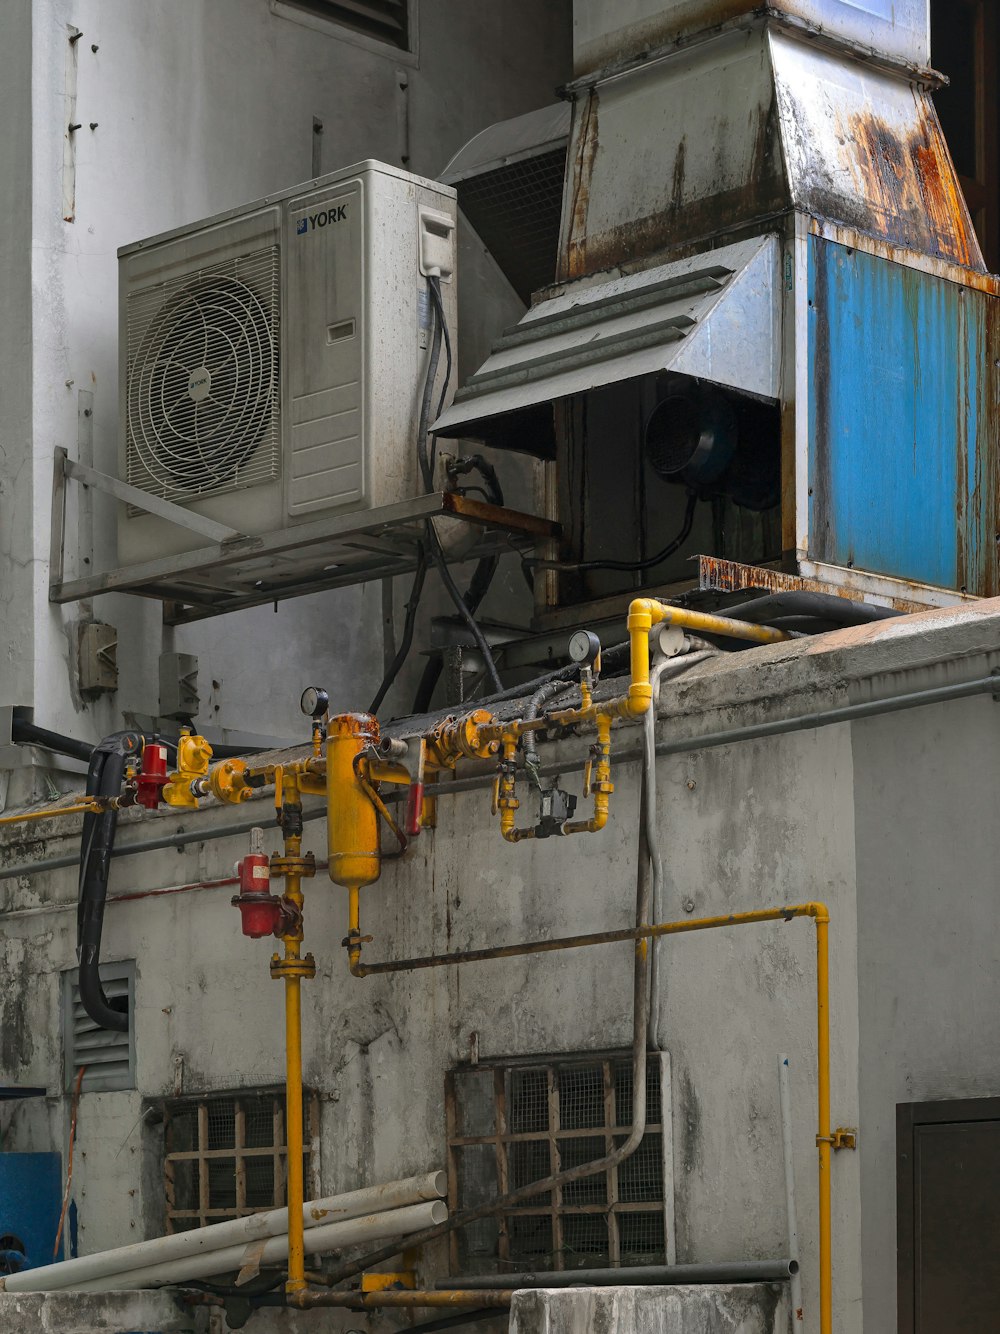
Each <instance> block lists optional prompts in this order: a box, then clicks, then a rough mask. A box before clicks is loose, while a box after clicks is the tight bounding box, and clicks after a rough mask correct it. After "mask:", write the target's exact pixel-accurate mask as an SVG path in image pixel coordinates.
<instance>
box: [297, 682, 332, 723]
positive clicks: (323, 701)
mask: <svg viewBox="0 0 1000 1334" xmlns="http://www.w3.org/2000/svg"><path fill="white" fill-rule="evenodd" d="M329 707H330V696H329V695H328V694H327V693H326V691H325V690H321V689H320V687H319V686H306V688H305V690H303V692H302V698H301V699H300V700H299V708H300V709H301V710H302V712H303V713H304V714H305V715H306V717H308V718H322V717H323V714H324V713H326V711H327V709H328V708H329Z"/></svg>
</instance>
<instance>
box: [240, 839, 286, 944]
mask: <svg viewBox="0 0 1000 1334" xmlns="http://www.w3.org/2000/svg"><path fill="white" fill-rule="evenodd" d="M237 870H238V871H239V877H240V892H239V894H237V895H236V896H235V897H234V898H233V904H234V906H235V907H237V908H239V910H240V916H241V917H242V919H243V921H242V927H243V934H244V935H245V936H251V937H252V938H253V939H254V940H260V939H261V937H263V936H273V935H274V934H275V929H276V927H277V926H278V923H279V921H280V918H281V900H280V899H279V898H276V897H275V895H273V894H272V893H271V873H270V859H269V858H268V856H267V854H266V853H263V852H251V853H248V854H247V856H246V857H244V858H243V860H242V861H241V862H240V863H239V865H238V867H237Z"/></svg>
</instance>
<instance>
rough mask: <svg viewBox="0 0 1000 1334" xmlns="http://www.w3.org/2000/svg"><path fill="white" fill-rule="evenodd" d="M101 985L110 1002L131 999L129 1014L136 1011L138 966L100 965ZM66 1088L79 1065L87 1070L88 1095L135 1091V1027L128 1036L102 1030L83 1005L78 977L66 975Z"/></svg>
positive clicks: (84, 1080) (86, 1084) (64, 1027)
mask: <svg viewBox="0 0 1000 1334" xmlns="http://www.w3.org/2000/svg"><path fill="white" fill-rule="evenodd" d="M101 982H102V983H103V986H104V993H105V995H106V996H107V998H108V1000H111V1001H113V1000H115V999H117V998H119V997H125V998H127V999H128V1006H129V1014H130V1015H131V1014H133V1013H134V1010H135V964H134V963H132V962H131V961H129V962H125V963H109V964H102V965H101ZM63 986H64V992H63V995H64V1026H63V1032H64V1037H65V1057H66V1059H65V1086H66V1088H67V1089H69V1088H72V1087H73V1085H74V1083H75V1081H76V1077H77V1074H78V1072H79V1069H80V1066H81V1065H82V1066H85V1067H86V1073H85V1074H84V1076H83V1084H82V1088H83V1089H84V1091H86V1092H93V1093H99V1092H113V1091H115V1090H118V1089H132V1088H135V1043H134V1041H133V1036H132V1027H131V1026H130V1028H129V1031H128V1032H127V1033H118V1032H112V1031H111V1030H110V1029H107V1028H100V1027H98V1025H97V1024H95V1023H94V1021H93V1020H92V1019H91V1018H90V1016H89V1015H88V1014H87V1012H86V1010H84V1008H83V1006H82V1005H81V1003H80V983H79V974H78V972H77V970H76V969H73V971H72V972H70V973H67V974H65V975H64V978H63Z"/></svg>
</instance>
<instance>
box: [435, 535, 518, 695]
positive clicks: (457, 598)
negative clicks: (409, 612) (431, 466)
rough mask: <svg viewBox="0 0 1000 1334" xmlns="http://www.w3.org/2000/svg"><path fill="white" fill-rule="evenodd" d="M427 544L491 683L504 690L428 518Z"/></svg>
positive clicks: (482, 637)
mask: <svg viewBox="0 0 1000 1334" xmlns="http://www.w3.org/2000/svg"><path fill="white" fill-rule="evenodd" d="M427 545H428V546H429V547H430V551H431V557H432V559H433V561H434V564H435V565H436V566H437V567H438V573H439V574H440V575H441V582H442V583H443V584H444V586H445V588H446V590H447V592H448V596H449V597H450V598H451V600H452V602H453V603H454V604H455V610H456V611H457V612H458V614H459V616H461V618H462V620H463V621H464V622H465V624H466V626H467V627H468V630H469V634H470V635H471V636H472V640H473V643H474V644H475V646H476V648H477V649H478V650H479V652H480V654H481V656H482V659H483V663H484V665H485V667H486V674H487V676H488V677H489V678H490V683H491V685H492V686H493V689H494V690H503V682H502V681H501V680H500V674H499V672H498V671H497V665H496V663H495V662H494V661H493V652H492V650H491V648H490V646H489V644H488V643H487V642H486V636H485V635H484V634H483V632H482V630H481V629H480V628H479V623H478V622H477V620H476V618H475V616H473V614H472V612H471V611H470V610H469V608H468V606H467V604H466V601H465V599H464V598H463V596H462V594H461V593H460V592H459V591H458V585H457V584H456V583H455V580H454V579H453V578H452V576H451V571H450V570H449V569H448V562H447V561H446V560H445V556H444V552H443V551H442V550H441V543H440V542H439V541H438V535H437V533H436V532H435V531H434V523H433V521H432V520H431V519H428V520H427Z"/></svg>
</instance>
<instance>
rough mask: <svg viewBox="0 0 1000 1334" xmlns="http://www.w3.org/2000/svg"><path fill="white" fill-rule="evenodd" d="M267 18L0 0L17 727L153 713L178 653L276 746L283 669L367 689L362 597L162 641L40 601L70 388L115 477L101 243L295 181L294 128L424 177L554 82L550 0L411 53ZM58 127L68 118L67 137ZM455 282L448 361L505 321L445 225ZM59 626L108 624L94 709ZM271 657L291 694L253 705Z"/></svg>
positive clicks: (112, 0)
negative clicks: (462, 320)
mask: <svg viewBox="0 0 1000 1334" xmlns="http://www.w3.org/2000/svg"><path fill="white" fill-rule="evenodd" d="M278 8H279V9H280V8H281V7H280V6H279V7H278ZM287 12H289V10H288V7H287V6H285V7H284V9H283V10H282V12H281V13H278V12H275V9H274V7H273V6H271V5H270V4H269V0H148V3H143V4H141V5H136V4H134V3H130V2H129V0H36V3H35V4H33V5H29V4H27V3H22V0H12V3H11V4H10V5H8V6H6V7H5V14H4V42H3V52H2V55H0V60H2V61H3V62H4V66H3V72H4V77H3V79H2V81H0V110H2V112H3V117H4V123H5V126H6V127H7V129H6V131H5V136H4V144H3V146H2V148H0V154H2V159H0V166H2V168H3V176H4V180H5V183H6V186H5V191H4V204H3V206H2V207H3V209H4V215H3V220H4V223H5V225H4V226H3V228H2V230H0V273H2V274H3V275H4V278H5V281H4V292H5V301H6V305H5V321H4V327H3V329H2V330H0V388H2V389H3V400H4V405H5V406H4V420H3V422H2V424H0V446H2V448H3V455H2V456H0V480H2V495H0V505H2V506H3V507H4V508H3V510H2V511H0V520H2V522H0V588H2V590H3V591H2V593H0V597H2V599H3V606H4V609H5V614H4V618H3V628H2V654H0V704H5V703H12V704H20V705H32V706H34V708H35V721H36V722H38V723H41V724H43V725H46V726H49V727H52V728H55V729H56V730H60V731H65V732H69V733H71V734H74V735H78V736H83V737H85V738H94V739H96V738H97V737H100V736H101V735H104V734H106V733H108V732H109V731H112V730H114V729H116V728H118V727H120V726H121V725H122V723H121V718H122V714H123V713H125V712H135V713H139V714H146V715H149V714H155V713H156V711H157V698H158V679H157V659H158V655H159V653H160V651H161V648H167V649H170V648H176V649H178V650H182V651H185V652H194V653H197V654H198V655H199V658H200V665H201V677H200V683H201V688H202V699H203V713H202V716H201V722H202V723H203V724H206V725H214V726H216V727H220V728H224V729H237V730H241V731H251V732H253V733H255V734H257V735H261V736H276V737H281V736H290V735H294V734H295V733H294V729H295V727H296V726H297V724H298V716H297V699H298V692H299V686H298V685H297V684H296V683H297V682H298V681H299V678H300V677H302V678H303V679H304V678H306V677H308V678H318V679H321V680H323V681H325V682H326V683H328V685H329V687H330V689H331V694H332V696H333V699H334V703H335V705H336V706H337V707H358V706H359V705H365V704H367V702H368V700H369V699H370V697H371V694H373V693H374V687H372V686H371V680H372V678H373V677H375V678H376V679H377V676H380V675H381V670H380V669H381V661H382V642H381V604H380V594H379V589H378V586H377V585H374V586H371V587H369V588H365V589H362V590H347V591H343V592H339V593H331V594H325V595H320V596H317V597H312V598H308V599H300V600H296V601H292V602H288V603H284V604H282V605H281V606H280V608H279V610H278V613H277V614H275V613H274V612H273V611H272V609H271V608H270V607H266V608H259V609H257V610H255V611H252V612H249V613H244V614H242V615H240V616H237V617H232V616H230V617H227V618H223V619H220V620H217V621H213V622H210V623H207V624H203V625H201V626H199V627H196V628H189V629H185V630H178V631H177V632H164V630H163V629H162V627H161V617H160V608H159V605H158V604H156V603H150V602H143V601H142V600H140V599H136V598H127V597H123V596H110V597H104V598H99V599H97V600H96V601H95V602H94V603H93V605H68V606H65V607H62V608H58V607H52V606H50V605H49V603H48V601H47V568H46V562H47V559H48V550H49V504H50V500H49V497H50V491H51V467H52V463H51V461H52V451H53V448H54V447H55V446H56V445H62V446H65V447H66V448H67V449H68V450H69V452H70V454H71V455H72V456H77V454H78V453H79V448H80V446H79V441H78V426H79V418H78V414H79V412H80V411H81V409H82V407H83V405H84V400H82V399H81V394H86V395H91V396H92V403H91V402H90V399H87V400H86V403H87V405H88V406H91V407H92V411H93V416H92V418H89V419H86V422H87V426H88V429H89V428H90V427H91V426H92V429H93V456H94V461H95V464H96V466H97V467H98V468H101V469H103V470H105V471H109V472H112V473H114V472H116V471H117V413H118V387H117V261H116V254H115V252H116V249H117V247H118V246H119V245H121V244H123V243H125V242H128V241H132V240H135V239H137V238H140V237H143V236H148V235H150V234H152V233H154V232H160V231H163V230H165V229H167V228H170V227H175V226H178V225H180V224H183V223H186V222H189V221H193V220H195V219H197V218H199V217H203V216H205V215H208V214H211V213H215V212H218V211H219V210H223V209H226V208H229V207H232V206H235V205H238V204H240V203H242V202H244V201H246V200H249V199H253V198H256V197H259V196H261V195H264V194H266V193H268V192H269V191H272V190H276V189H279V188H284V187H287V186H289V185H292V184H294V183H296V182H297V181H300V180H302V179H305V178H307V177H309V176H311V175H312V174H313V150H314V145H315V139H316V136H315V135H314V132H313V118H314V117H318V118H319V119H320V120H321V121H322V122H323V125H324V131H323V135H322V139H321V161H320V168H321V170H326V171H329V170H332V169H334V168H335V167H339V166H342V165H345V164H347V163H350V162H353V161H357V160H358V159H361V158H364V157H381V158H384V159H385V160H387V161H390V162H397V163H398V162H400V161H401V159H402V157H403V156H404V155H406V156H407V157H408V165H409V167H410V168H411V169H412V170H414V171H417V172H420V173H425V174H428V175H432V176H433V175H434V174H435V173H436V172H438V171H440V170H441V169H442V168H443V166H444V165H445V163H446V162H447V161H448V160H449V158H450V157H451V156H452V154H453V153H454V152H455V151H456V149H457V148H459V147H460V146H461V144H463V143H464V142H465V141H466V140H467V139H468V138H469V137H471V136H472V135H473V134H475V133H477V132H478V131H479V130H480V129H482V128H483V127H484V126H486V125H488V124H490V123H491V122H493V121H495V120H498V119H502V118H504V117H507V116H511V115H515V114H518V113H520V112H522V111H526V110H530V109H532V108H534V107H536V106H540V105H543V104H545V103H547V102H550V101H551V100H552V96H553V91H552V90H553V88H554V87H555V85H556V84H557V83H559V82H561V81H562V80H563V79H564V78H565V77H566V75H567V73H568V70H569V64H570V46H571V42H570V7H569V2H568V0H565V2H560V3H556V4H546V5H542V6H540V5H536V4H534V3H532V0H503V3H501V4H498V5H491V6H488V7H481V6H469V5H467V4H465V3H464V2H463V0H433V2H432V3H426V2H421V3H415V9H414V13H415V15H416V23H417V35H418V41H417V54H416V56H414V57H408V56H404V55H403V54H402V53H398V52H394V51H392V50H390V49H388V48H386V47H379V48H376V47H375V46H373V45H372V44H371V43H368V44H367V45H366V44H365V43H364V42H360V43H359V42H358V41H356V40H353V39H352V38H351V37H350V36H349V35H344V33H343V31H342V30H337V29H334V28H330V27H326V28H324V27H323V25H322V24H321V25H320V27H319V28H317V27H315V26H305V25H304V24H303V23H302V22H299V21H295V20H293V19H290V18H288V17H285V16H284V14H285V13H287ZM290 12H292V13H294V12H295V11H294V10H292V11H290ZM76 31H82V34H83V36H82V37H81V38H80V40H79V41H77V42H76V43H74V44H71V43H70V41H69V38H70V36H71V35H73V34H74V33H75V32H76ZM8 65H9V66H10V69H9V71H8V70H7V66H8ZM74 86H75V89H76V100H75V104H73V103H71V102H70V101H69V99H68V94H69V92H70V90H72V88H73V87H74ZM74 105H75V110H72V111H71V106H74ZM70 115H73V116H74V117H75V120H74V123H79V124H80V126H81V128H80V130H78V131H76V132H75V134H74V135H73V136H69V135H68V134H67V125H68V123H69V120H68V117H69V116H70ZM91 123H93V124H94V125H95V126H96V128H94V129H91V128H90V125H91ZM70 140H72V144H70ZM66 217H71V218H72V221H66V220H65V219H66ZM29 219H30V228H29ZM462 284H463V285H462V287H461V290H462V291H463V304H464V308H465V310H466V311H467V312H468V316H469V323H470V328H473V329H475V330H476V332H477V337H478V342H479V344H480V346H476V345H475V344H476V342H477V339H467V340H465V342H464V345H463V352H462V361H463V364H464V363H465V362H466V361H472V360H475V361H476V362H477V363H478V360H479V359H480V358H479V352H480V351H481V343H482V341H483V340H484V339H487V340H488V339H489V338H490V337H492V336H493V335H494V334H495V332H496V331H497V330H498V329H499V328H501V327H503V326H504V325H505V324H508V323H510V322H511V320H513V319H516V318H517V317H518V314H519V313H520V311H521V309H522V308H521V306H520V304H519V303H518V302H517V299H516V297H515V296H514V294H513V292H512V291H511V289H510V288H509V286H508V285H507V284H506V282H505V280H504V279H503V278H502V277H501V276H500V274H499V271H498V270H497V269H496V267H495V265H493V264H492V262H491V261H490V260H489V259H488V257H486V256H485V255H484V254H483V250H482V246H481V245H480V244H478V242H477V241H476V238H475V237H474V236H471V235H468V234H467V235H465V236H463V242H462ZM71 490H72V492H73V497H72V503H71V505H70V514H69V528H68V532H69V553H68V554H69V559H70V560H71V561H72V562H74V563H77V564H78V565H79V571H80V573H84V574H85V573H89V572H90V571H93V570H102V569H107V568H111V567H113V566H114V564H115V563H116V553H115V523H114V504H113V502H111V501H109V500H107V499H103V498H98V499H97V500H95V501H94V502H93V517H92V521H91V526H92V529H93V533H92V537H93V545H92V549H91V544H90V536H89V535H88V531H87V528H88V525H87V521H86V518H85V516H84V518H83V521H82V522H78V519H79V516H78V514H77V504H76V501H77V496H78V490H77V487H76V485H75V484H73V485H72V487H71ZM521 499H522V500H524V499H525V497H524V496H523V495H522V496H521ZM84 560H88V561H89V562H90V563H89V565H88V564H82V563H80V562H82V561H84ZM504 586H505V581H504V580H500V581H499V582H498V586H497V588H498V594H497V595H498V596H499V597H500V599H501V603H502V599H503V589H504ZM402 600H403V599H402V597H399V598H398V602H399V603H401V602H402ZM431 605H432V604H431ZM81 617H83V618H96V619H99V620H107V621H110V622H112V623H113V624H114V625H115V626H116V627H117V629H118V632H119V650H118V654H119V665H120V687H119V690H118V692H117V694H115V695H113V696H105V697H103V698H102V699H100V700H98V701H97V702H86V701H84V700H82V699H81V698H80V697H79V693H78V692H77V691H76V687H75V681H74V667H73V658H74V644H75V637H76V625H77V622H78V621H79V620H80V619H81ZM265 636H266V638H267V643H268V650H267V655H266V656H267V660H268V667H269V668H270V673H269V674H268V676H267V677H264V676H262V675H261V671H260V667H261V660H262V654H261V647H260V646H261V645H262V643H263V642H264V638H265ZM293 663H294V664H295V667H296V674H295V683H293V687H294V688H289V690H288V691H282V690H281V689H277V690H276V689H275V688H274V684H273V681H274V677H275V676H276V675H277V674H278V673H279V672H280V671H281V670H282V669H283V668H285V667H290V666H292V664H293ZM213 683H217V684H213ZM362 696H363V697H362ZM12 797H13V794H12Z"/></svg>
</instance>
